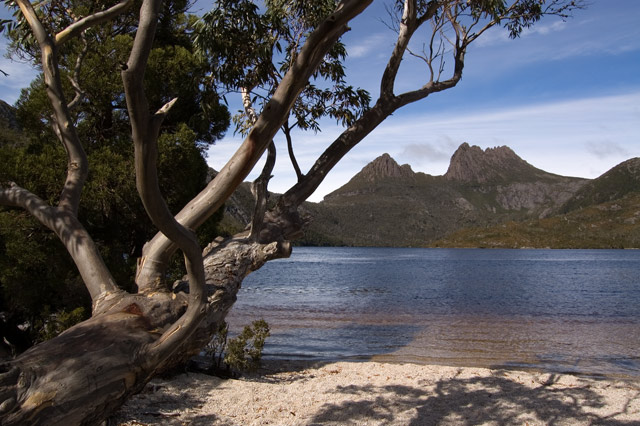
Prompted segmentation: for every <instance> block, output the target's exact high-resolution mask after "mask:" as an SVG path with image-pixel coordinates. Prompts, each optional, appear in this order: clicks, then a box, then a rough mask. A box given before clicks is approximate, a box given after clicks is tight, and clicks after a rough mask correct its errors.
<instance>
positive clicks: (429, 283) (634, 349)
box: [228, 247, 640, 376]
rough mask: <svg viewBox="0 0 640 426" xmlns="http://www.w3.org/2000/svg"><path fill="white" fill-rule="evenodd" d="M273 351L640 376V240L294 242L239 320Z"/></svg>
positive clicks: (245, 292)
mask: <svg viewBox="0 0 640 426" xmlns="http://www.w3.org/2000/svg"><path fill="white" fill-rule="evenodd" d="M259 318H264V319H265V320H266V321H267V322H268V323H269V325H270V327H271V330H272V331H271V337H270V338H269V339H268V340H267V345H266V346H265V350H264V356H265V358H276V359H277V358H281V359H309V360H319V361H333V360H349V359H352V360H376V361H390V362H405V361H409V362H417V363H425V364H427V363H428V364H445V365H454V366H480V367H499V368H534V369H541V370H545V371H553V372H572V373H581V374H595V375H600V374H604V375H623V376H628V375H631V376H640V355H639V351H640V251H638V250H482V249H413V248H335V247H331V248H316V247H313V248H311V247H295V248H294V251H293V254H292V256H291V258H289V259H280V260H276V261H272V262H269V263H268V264H267V265H265V266H264V267H263V268H262V269H260V270H259V271H257V272H254V273H253V274H251V275H249V276H248V277H247V278H246V279H245V281H244V283H243V288H242V289H241V290H240V292H239V294H238V301H237V302H236V304H235V306H234V308H233V310H232V312H231V313H230V315H229V317H228V320H229V323H230V325H231V329H232V331H233V330H236V331H237V330H238V329H241V327H242V326H243V325H246V324H248V323H250V322H251V321H252V320H255V319H259Z"/></svg>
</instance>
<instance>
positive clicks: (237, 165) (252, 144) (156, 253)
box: [136, 0, 372, 289]
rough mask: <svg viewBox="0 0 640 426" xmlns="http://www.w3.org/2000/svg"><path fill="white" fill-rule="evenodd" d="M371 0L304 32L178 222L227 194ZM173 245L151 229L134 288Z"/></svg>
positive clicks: (357, 1) (159, 270)
mask: <svg viewBox="0 0 640 426" xmlns="http://www.w3.org/2000/svg"><path fill="white" fill-rule="evenodd" d="M371 1H372V0H344V1H342V2H341V3H340V4H339V5H338V7H337V9H336V11H335V12H334V13H333V14H331V15H330V16H329V17H328V18H327V19H325V20H324V21H323V22H322V23H321V24H320V25H319V26H318V27H317V28H316V30H314V31H313V32H312V33H311V34H310V35H309V37H308V38H307V41H306V42H305V44H304V45H303V47H302V48H301V50H300V53H299V54H298V55H297V57H296V59H295V61H294V62H293V64H292V66H291V68H290V69H289V70H288V72H287V73H286V74H285V76H284V78H283V79H282V81H281V83H280V84H279V85H278V87H277V89H276V91H275V92H274V94H273V96H272V98H271V100H270V101H269V102H268V103H267V104H266V105H265V107H264V109H263V112H262V114H261V115H260V117H259V118H258V120H257V121H256V124H255V125H254V126H253V128H252V129H251V131H250V132H249V134H248V136H247V137H246V139H245V140H244V142H243V143H242V144H241V145H240V147H239V148H238V150H237V151H236V152H235V154H234V155H233V156H232V157H231V159H230V160H229V161H228V162H227V164H226V165H225V166H224V167H223V168H222V170H220V172H219V173H218V175H217V176H216V177H215V178H214V179H213V180H212V181H211V182H210V183H209V185H208V186H207V187H206V188H205V189H204V190H203V191H202V192H201V193H200V194H198V195H197V196H196V197H195V198H194V199H192V200H191V201H190V202H189V203H188V204H187V205H186V206H185V207H184V208H183V209H182V210H181V211H180V213H178V215H177V216H176V219H177V220H178V221H179V222H180V223H182V224H183V225H185V226H187V227H189V228H192V229H195V228H197V227H198V226H200V225H201V224H202V223H204V221H205V220H206V219H207V218H208V217H209V216H211V215H212V214H213V213H214V212H215V211H216V210H217V209H218V208H220V207H221V206H222V204H223V203H224V202H225V201H226V200H227V199H228V198H229V197H230V196H231V194H232V193H233V191H234V190H235V189H236V188H237V187H238V185H240V184H241V183H242V181H243V180H244V179H245V178H246V177H247V175H248V174H249V172H250V171H251V170H252V169H253V167H254V166H255V164H256V162H257V161H258V160H259V159H260V157H261V156H262V154H263V152H264V151H265V150H266V149H267V147H268V145H269V143H270V142H271V140H272V139H273V137H274V136H275V134H276V133H277V131H278V129H279V128H280V127H281V125H282V123H283V122H284V120H285V119H286V117H287V115H288V113H289V111H290V110H291V107H292V106H293V103H294V102H295V100H296V99H297V97H298V95H299V94H300V92H301V91H302V89H303V88H304V87H305V85H306V84H307V82H308V80H309V77H310V76H311V74H312V73H313V72H314V71H315V69H316V68H317V66H318V65H319V64H320V62H321V61H322V59H323V58H324V55H325V54H326V52H327V51H328V50H329V49H330V48H331V46H333V44H334V43H335V42H336V41H337V40H338V39H339V37H340V36H341V35H342V34H344V32H346V31H347V30H348V27H347V23H348V22H349V20H351V19H352V18H353V17H355V16H357V15H358V14H360V13H361V12H362V11H363V10H364V9H365V8H366V7H368V6H369V5H370V4H371ZM175 248H176V246H175V244H173V243H172V242H171V241H170V240H169V239H167V238H166V237H165V236H163V235H162V234H156V236H155V237H154V238H153V239H152V240H151V241H150V242H148V243H147V244H146V245H145V247H144V250H143V261H142V262H141V263H140V264H141V265H142V267H141V268H139V269H138V275H137V279H136V282H137V284H138V287H139V288H143V289H144V288H153V287H155V286H157V282H158V281H159V280H162V278H163V273H164V269H163V265H166V264H167V262H168V259H169V258H170V256H171V255H172V254H173V252H174V251H175ZM148 260H151V261H148Z"/></svg>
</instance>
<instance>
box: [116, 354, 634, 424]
mask: <svg viewBox="0 0 640 426" xmlns="http://www.w3.org/2000/svg"><path fill="white" fill-rule="evenodd" d="M549 423H553V424H556V425H565V424H566V425H569V424H571V425H575V424H615V425H620V424H629V425H631V424H638V423H640V379H639V378H633V377H629V378H624V379H622V378H618V377H607V378H604V377H593V376H583V375H573V374H560V373H548V372H539V371H522V370H512V369H487V368H476V367H451V366H442V365H423V364H411V363H390V362H372V361H357V362H345V361H339V362H308V361H275V360H269V361H266V362H265V363H264V368H262V369H261V370H260V371H259V372H257V373H256V374H252V375H248V376H246V377H243V378H241V379H234V380H224V379H220V378H217V377H213V376H207V375H204V374H200V373H184V374H179V375H177V376H173V377H171V378H165V379H162V378H157V379H154V380H152V381H151V382H150V383H149V384H148V385H147V386H146V387H145V389H144V390H143V391H142V392H141V393H140V394H138V395H136V396H134V397H133V398H131V399H130V400H129V402H128V403H127V404H126V405H125V406H124V407H123V408H122V409H121V410H120V412H119V413H118V414H117V415H116V416H115V417H114V418H113V419H112V421H111V423H110V424H116V425H121V426H124V425H157V424H162V425H183V424H189V425H203V426H204V425H227V426H229V425H266V424H271V425H378V424H385V425H454V424H455V425H459V424H468V425H471V424H473V425H477V424H482V425H502V424H529V425H544V424H549Z"/></svg>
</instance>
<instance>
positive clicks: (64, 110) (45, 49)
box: [16, 0, 89, 215]
mask: <svg viewBox="0 0 640 426" xmlns="http://www.w3.org/2000/svg"><path fill="white" fill-rule="evenodd" d="M16 2H17V3H18V5H19V6H20V10H21V11H22V14H23V15H24V17H25V19H26V20H27V22H28V23H29V26H30V27H31V30H32V31H33V34H34V36H35V38H36V40H37V41H38V45H39V46H40V52H41V55H42V72H43V74H44V81H45V86H46V88H47V96H48V97H49V101H50V102H51V106H52V107H53V114H54V117H55V120H54V126H56V128H55V129H54V130H55V133H56V134H57V135H58V138H59V139H60V142H62V144H63V145H64V148H65V150H66V151H67V158H68V163H67V178H66V181H65V184H64V187H63V190H62V194H61V195H60V202H59V204H58V205H59V206H60V207H62V208H65V209H68V210H69V211H71V212H72V213H73V214H74V215H77V213H78V205H79V203H80V195H81V194H82V188H83V186H84V183H85V181H86V179H87V175H88V172H89V165H88V161H87V156H86V154H85V152H84V149H83V148H82V145H81V144H80V140H79V139H78V135H77V134H76V129H75V126H74V125H73V120H72V118H71V114H70V113H69V108H68V107H67V102H66V101H65V97H64V92H63V90H62V83H61V80H60V71H59V69H58V58H57V53H56V46H55V43H54V42H53V41H52V39H51V37H49V35H48V34H47V33H46V31H45V29H44V26H43V25H42V23H41V22H40V21H39V20H38V17H37V15H36V12H35V10H34V9H33V7H32V5H31V3H30V2H28V1H26V0H17V1H16Z"/></svg>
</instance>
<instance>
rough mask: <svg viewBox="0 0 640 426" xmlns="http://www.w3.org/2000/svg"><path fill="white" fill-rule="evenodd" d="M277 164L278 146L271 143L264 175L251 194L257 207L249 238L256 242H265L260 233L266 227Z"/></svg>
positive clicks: (259, 178) (253, 185)
mask: <svg viewBox="0 0 640 426" xmlns="http://www.w3.org/2000/svg"><path fill="white" fill-rule="evenodd" d="M275 164H276V145H275V144H274V143H273V141H271V143H270V144H269V147H268V148H267V161H266V162H265V163H264V167H263V168H262V173H260V176H258V178H257V179H256V180H254V181H253V183H252V184H251V192H252V193H253V196H254V197H255V199H256V206H255V208H254V210H253V219H252V220H251V234H250V236H249V238H251V239H252V240H253V241H256V242H263V241H262V240H261V239H260V231H261V230H262V228H263V225H264V214H265V212H266V211H267V201H269V190H268V186H269V180H271V177H272V176H271V172H273V166H275Z"/></svg>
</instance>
